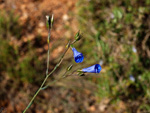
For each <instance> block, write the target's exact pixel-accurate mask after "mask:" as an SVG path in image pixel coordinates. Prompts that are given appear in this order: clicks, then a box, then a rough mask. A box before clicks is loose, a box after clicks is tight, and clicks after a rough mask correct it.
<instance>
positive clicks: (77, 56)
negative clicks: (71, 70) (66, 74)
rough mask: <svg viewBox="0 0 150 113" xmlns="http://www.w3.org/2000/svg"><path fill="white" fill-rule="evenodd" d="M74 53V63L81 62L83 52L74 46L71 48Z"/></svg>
mask: <svg viewBox="0 0 150 113" xmlns="http://www.w3.org/2000/svg"><path fill="white" fill-rule="evenodd" d="M72 51H73V54H74V60H75V62H76V63H81V62H82V61H83V59H84V57H83V54H82V53H80V52H78V51H77V50H76V49H75V48H72Z"/></svg>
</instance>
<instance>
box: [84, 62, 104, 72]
mask: <svg viewBox="0 0 150 113" xmlns="http://www.w3.org/2000/svg"><path fill="white" fill-rule="evenodd" d="M101 70H102V67H101V66H100V65H99V64H95V65H93V66H90V67H88V68H84V69H82V71H83V72H88V73H100V71H101Z"/></svg>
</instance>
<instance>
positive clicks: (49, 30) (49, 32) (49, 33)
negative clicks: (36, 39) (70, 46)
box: [46, 26, 51, 75]
mask: <svg viewBox="0 0 150 113" xmlns="http://www.w3.org/2000/svg"><path fill="white" fill-rule="evenodd" d="M50 37H51V28H50V26H49V27H48V39H47V42H48V51H47V69H46V75H48V69H49V53H50V50H49V49H50V48H49V43H50Z"/></svg>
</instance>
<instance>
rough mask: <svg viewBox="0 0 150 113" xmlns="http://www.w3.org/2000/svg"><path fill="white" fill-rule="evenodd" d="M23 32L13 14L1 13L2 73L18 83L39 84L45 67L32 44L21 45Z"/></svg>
mask: <svg viewBox="0 0 150 113" xmlns="http://www.w3.org/2000/svg"><path fill="white" fill-rule="evenodd" d="M21 32H22V27H21V25H19V21H18V17H17V16H16V15H15V16H14V13H13V12H5V11H3V12H1V13H0V51H1V52H0V72H1V73H5V75H8V76H10V77H12V79H15V80H18V81H24V82H33V83H39V81H41V80H42V77H41V75H43V67H42V65H41V62H40V61H39V60H38V59H37V55H36V52H35V51H34V49H35V48H34V47H33V45H32V44H31V43H30V42H27V43H24V45H22V46H20V45H21V44H20V45H19V41H20V37H21V34H22V33H21ZM20 42H21V41H20Z"/></svg>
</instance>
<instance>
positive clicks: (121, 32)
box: [77, 0, 150, 112]
mask: <svg viewBox="0 0 150 113" xmlns="http://www.w3.org/2000/svg"><path fill="white" fill-rule="evenodd" d="M77 9H78V21H79V25H80V30H81V31H82V32H83V35H84V37H85V38H84V39H83V42H82V45H83V46H82V47H81V48H82V50H84V52H85V54H86V56H87V57H88V58H87V59H89V60H90V59H91V62H95V60H96V61H97V62H99V63H100V64H101V65H102V72H101V77H100V79H98V81H97V85H98V91H97V93H96V94H97V96H98V97H99V98H100V100H102V99H104V98H109V99H111V101H110V104H114V103H116V102H117V101H120V100H121V101H124V102H125V103H127V106H128V108H127V111H129V112H135V111H136V112H137V111H141V112H150V106H149V105H150V0H119V1H118V0H79V1H78V4H77ZM89 46H90V47H89ZM92 60H93V61H92ZM132 78H133V79H132ZM134 103H137V104H134Z"/></svg>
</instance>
